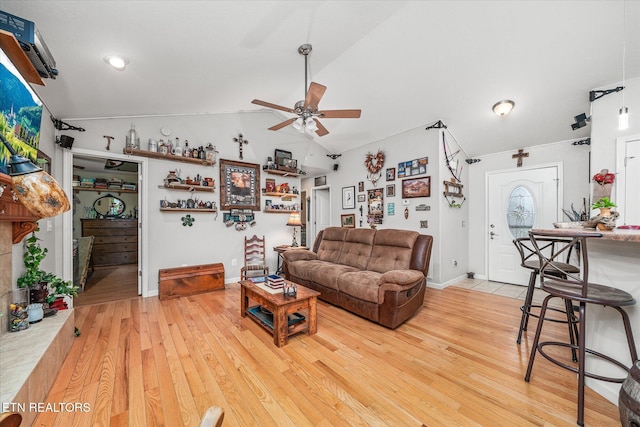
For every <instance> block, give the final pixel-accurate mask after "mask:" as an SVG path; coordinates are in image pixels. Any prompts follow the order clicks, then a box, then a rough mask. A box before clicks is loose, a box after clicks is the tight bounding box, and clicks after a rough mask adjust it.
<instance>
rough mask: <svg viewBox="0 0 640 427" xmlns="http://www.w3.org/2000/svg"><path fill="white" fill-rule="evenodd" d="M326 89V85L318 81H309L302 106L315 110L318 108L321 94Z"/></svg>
mask: <svg viewBox="0 0 640 427" xmlns="http://www.w3.org/2000/svg"><path fill="white" fill-rule="evenodd" d="M326 90H327V87H326V86H323V85H321V84H319V83H315V82H311V84H310V85H309V90H308V91H307V97H306V98H305V100H304V108H305V109H306V108H311V109H312V110H315V109H317V108H318V104H319V103H320V100H321V99H322V95H324V92H325V91H326Z"/></svg>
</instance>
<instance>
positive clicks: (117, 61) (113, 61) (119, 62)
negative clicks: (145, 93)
mask: <svg viewBox="0 0 640 427" xmlns="http://www.w3.org/2000/svg"><path fill="white" fill-rule="evenodd" d="M104 62H106V63H107V64H109V65H111V66H112V67H113V68H115V69H116V70H118V71H124V69H125V68H127V64H129V60H128V59H127V58H124V57H122V56H118V55H110V56H105V57H104Z"/></svg>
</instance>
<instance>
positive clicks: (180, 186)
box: [158, 184, 216, 193]
mask: <svg viewBox="0 0 640 427" xmlns="http://www.w3.org/2000/svg"><path fill="white" fill-rule="evenodd" d="M158 188H165V189H167V190H186V191H206V192H209V193H213V192H214V191H216V187H208V186H207V187H205V186H203V185H189V184H169V185H158Z"/></svg>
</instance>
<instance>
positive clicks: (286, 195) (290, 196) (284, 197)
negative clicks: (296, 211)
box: [262, 192, 298, 200]
mask: <svg viewBox="0 0 640 427" xmlns="http://www.w3.org/2000/svg"><path fill="white" fill-rule="evenodd" d="M262 195H263V196H267V197H280V199H282V200H291V199H295V198H296V197H298V194H293V193H276V192H265V193H262Z"/></svg>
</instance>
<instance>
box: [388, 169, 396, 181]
mask: <svg viewBox="0 0 640 427" xmlns="http://www.w3.org/2000/svg"><path fill="white" fill-rule="evenodd" d="M395 179H396V168H388V169H387V181H395Z"/></svg>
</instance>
